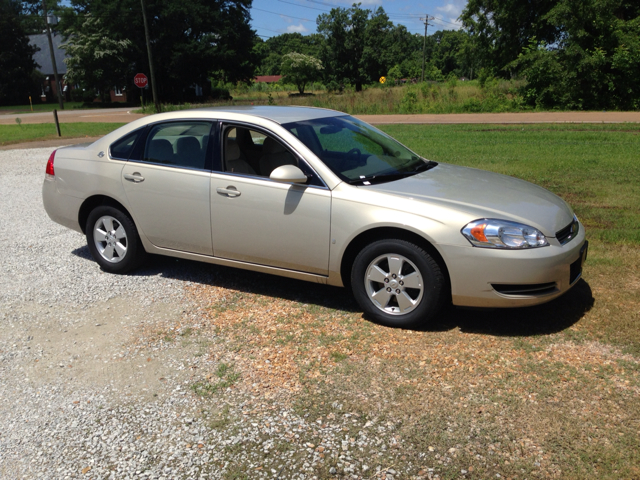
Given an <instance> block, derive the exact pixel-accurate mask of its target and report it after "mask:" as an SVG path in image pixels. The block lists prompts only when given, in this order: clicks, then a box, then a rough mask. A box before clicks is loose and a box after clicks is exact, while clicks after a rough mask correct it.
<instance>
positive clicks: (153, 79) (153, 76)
mask: <svg viewBox="0 0 640 480" xmlns="http://www.w3.org/2000/svg"><path fill="white" fill-rule="evenodd" d="M140 3H141V4H142V19H143V20H144V36H145V38H146V40H147V56H148V57H149V73H151V93H152V94H153V103H154V104H155V106H156V113H160V112H161V111H162V110H161V107H160V101H159V99H158V92H157V91H156V74H155V73H154V71H153V57H152V56H151V41H150V40H149V23H148V22H147V7H146V6H145V4H144V0H140Z"/></svg>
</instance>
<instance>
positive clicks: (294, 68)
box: [281, 52, 323, 95]
mask: <svg viewBox="0 0 640 480" xmlns="http://www.w3.org/2000/svg"><path fill="white" fill-rule="evenodd" d="M322 70H323V66H322V62H321V61H320V60H318V59H317V58H315V57H311V56H309V55H304V54H302V53H297V52H291V53H287V54H286V55H284V56H283V57H282V69H281V72H282V75H284V76H286V77H287V81H288V82H291V83H293V84H294V85H295V86H296V87H298V91H299V92H300V94H301V95H302V94H303V93H304V88H305V86H306V85H307V83H310V82H313V81H315V80H317V79H319V78H320V75H321V74H322Z"/></svg>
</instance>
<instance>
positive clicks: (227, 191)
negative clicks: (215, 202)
mask: <svg viewBox="0 0 640 480" xmlns="http://www.w3.org/2000/svg"><path fill="white" fill-rule="evenodd" d="M216 192H218V193H219V194H220V195H226V196H227V197H239V196H240V192H239V191H238V190H237V189H236V187H231V186H229V187H227V188H220V187H218V188H216Z"/></svg>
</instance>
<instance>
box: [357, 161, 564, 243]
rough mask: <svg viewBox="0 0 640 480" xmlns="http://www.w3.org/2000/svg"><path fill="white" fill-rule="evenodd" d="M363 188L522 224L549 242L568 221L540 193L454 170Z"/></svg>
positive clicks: (560, 207)
mask: <svg viewBox="0 0 640 480" xmlns="http://www.w3.org/2000/svg"><path fill="white" fill-rule="evenodd" d="M366 188H369V189H373V190H376V191H379V192H384V193H386V194H391V195H396V196H401V197H407V198H411V199H414V200H421V201H425V202H428V203H430V204H438V205H441V206H443V207H449V208H453V209H456V210H464V211H467V212H469V214H470V215H471V216H476V218H500V219H504V220H512V221H516V222H521V223H524V224H527V225H531V226H533V227H536V228H538V229H539V230H541V231H542V232H543V233H544V234H545V235H547V236H552V237H553V236H555V232H557V231H558V230H560V229H561V228H563V227H566V226H567V225H568V224H569V223H570V222H571V221H572V220H573V212H572V210H571V208H570V207H569V206H568V205H567V204H566V202H565V201H564V200H562V199H561V198H560V197H558V196H557V195H554V194H553V193H551V192H550V191H548V190H546V189H544V188H542V187H539V186H537V185H534V184H532V183H529V182H525V181H524V180H519V179H517V178H513V177H508V176H506V175H500V174H498V173H493V172H487V171H484V170H478V169H475V168H467V167H459V166H457V165H449V164H443V163H440V164H438V166H437V167H435V168H432V169H430V170H427V171H425V172H422V173H419V174H417V175H413V176H411V177H407V178H403V179H401V180H397V181H394V182H388V183H381V184H377V185H371V186H369V187H366ZM474 219H475V218H474Z"/></svg>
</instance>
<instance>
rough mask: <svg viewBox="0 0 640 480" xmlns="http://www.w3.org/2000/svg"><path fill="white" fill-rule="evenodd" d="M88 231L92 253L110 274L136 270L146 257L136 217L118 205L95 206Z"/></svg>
mask: <svg viewBox="0 0 640 480" xmlns="http://www.w3.org/2000/svg"><path fill="white" fill-rule="evenodd" d="M85 231H86V235H87V244H88V246H89V250H90V251H91V255H92V256H93V258H94V259H95V261H96V262H98V264H99V265H100V266H101V267H102V269H103V270H105V271H107V272H109V273H126V272H128V271H130V270H133V269H134V268H136V267H138V266H139V265H140V264H141V263H142V262H143V261H144V259H145V257H146V252H145V250H144V247H143V246H142V242H141V241H140V236H139V235H138V230H137V228H136V226H135V224H134V223H133V220H131V218H129V216H128V215H126V214H124V213H123V212H121V211H120V210H118V209H117V208H115V207H110V206H100V207H96V208H95V209H93V210H92V212H91V213H90V214H89V217H88V218H87V225H86V229H85Z"/></svg>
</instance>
